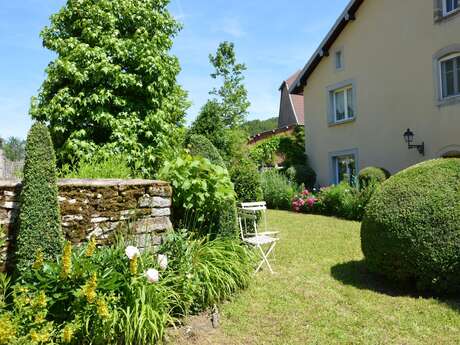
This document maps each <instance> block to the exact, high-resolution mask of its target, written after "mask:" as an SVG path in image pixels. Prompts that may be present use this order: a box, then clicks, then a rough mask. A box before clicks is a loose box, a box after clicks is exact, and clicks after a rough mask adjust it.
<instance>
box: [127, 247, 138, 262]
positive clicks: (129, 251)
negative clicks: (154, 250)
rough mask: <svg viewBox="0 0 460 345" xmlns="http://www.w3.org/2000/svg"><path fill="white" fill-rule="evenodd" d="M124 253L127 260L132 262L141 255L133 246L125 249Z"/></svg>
mask: <svg viewBox="0 0 460 345" xmlns="http://www.w3.org/2000/svg"><path fill="white" fill-rule="evenodd" d="M125 253H126V256H127V257H128V258H129V260H132V259H134V257H135V256H139V255H140V254H141V253H140V252H139V249H137V248H136V247H133V246H128V247H126V250H125Z"/></svg>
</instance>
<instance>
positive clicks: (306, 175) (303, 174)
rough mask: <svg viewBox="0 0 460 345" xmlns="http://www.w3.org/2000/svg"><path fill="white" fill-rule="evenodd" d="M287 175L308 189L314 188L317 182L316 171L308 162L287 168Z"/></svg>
mask: <svg viewBox="0 0 460 345" xmlns="http://www.w3.org/2000/svg"><path fill="white" fill-rule="evenodd" d="M286 175H287V176H288V177H289V178H290V179H291V180H292V181H294V182H295V183H297V184H299V185H301V184H303V185H304V186H305V187H306V188H308V189H313V187H314V186H315V183H316V173H315V171H314V170H313V169H312V168H310V167H309V166H308V165H306V164H296V165H293V166H291V167H289V168H287V169H286Z"/></svg>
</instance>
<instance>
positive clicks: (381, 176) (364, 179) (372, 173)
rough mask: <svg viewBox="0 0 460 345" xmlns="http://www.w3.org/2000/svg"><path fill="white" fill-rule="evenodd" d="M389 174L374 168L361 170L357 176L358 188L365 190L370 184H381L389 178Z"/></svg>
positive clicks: (381, 169)
mask: <svg viewBox="0 0 460 345" xmlns="http://www.w3.org/2000/svg"><path fill="white" fill-rule="evenodd" d="M390 176H391V174H390V173H389V172H388V171H387V170H385V169H383V168H376V167H367V168H364V169H362V170H361V171H360V172H359V174H358V183H359V187H360V188H366V186H368V185H369V184H370V183H372V182H377V183H381V182H383V181H385V180H386V179H387V178H389V177H390Z"/></svg>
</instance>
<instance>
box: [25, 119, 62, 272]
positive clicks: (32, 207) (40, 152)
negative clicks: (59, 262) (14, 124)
mask: <svg viewBox="0 0 460 345" xmlns="http://www.w3.org/2000/svg"><path fill="white" fill-rule="evenodd" d="M20 201H21V203H20V205H21V209H20V213H19V232H18V237H17V251H16V268H17V270H18V272H19V273H20V272H21V271H24V270H27V269H28V268H30V267H31V266H32V264H33V262H34V259H35V255H36V253H37V252H39V251H41V252H42V253H43V256H44V258H45V259H47V260H53V259H54V258H55V257H56V256H57V255H58V254H60V253H61V252H62V246H63V234H62V230H61V216H60V211H59V203H58V188H57V176H56V157H55V154H54V149H53V144H52V142H51V136H50V133H49V131H48V128H47V127H46V126H45V125H44V124H42V123H35V124H34V125H33V126H32V128H31V129H30V131H29V134H28V136H27V143H26V158H25V165H24V179H23V186H22V191H21V197H20Z"/></svg>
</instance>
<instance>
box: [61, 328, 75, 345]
mask: <svg viewBox="0 0 460 345" xmlns="http://www.w3.org/2000/svg"><path fill="white" fill-rule="evenodd" d="M73 333H74V330H73V327H72V326H71V325H66V326H65V327H64V330H63V332H62V341H63V342H64V343H66V344H68V343H70V342H72V338H73Z"/></svg>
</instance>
